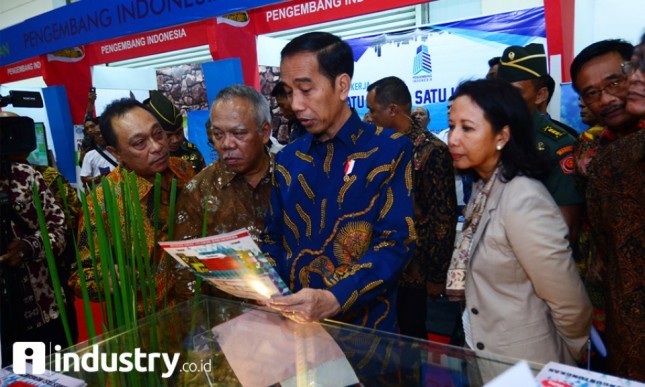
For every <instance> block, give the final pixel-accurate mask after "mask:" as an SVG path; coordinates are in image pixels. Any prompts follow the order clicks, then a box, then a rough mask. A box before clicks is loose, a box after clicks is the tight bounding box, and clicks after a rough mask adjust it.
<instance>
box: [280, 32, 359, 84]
mask: <svg viewBox="0 0 645 387" xmlns="http://www.w3.org/2000/svg"><path fill="white" fill-rule="evenodd" d="M305 52H312V53H314V54H316V58H317V59H318V68H319V71H320V73H321V74H322V75H324V76H325V77H326V78H327V79H329V80H330V81H331V84H332V85H334V82H335V80H336V77H337V76H339V75H341V74H347V75H349V77H350V78H351V77H352V76H354V53H353V52H352V48H351V47H350V46H349V44H347V43H346V42H344V41H343V40H341V38H339V37H338V36H336V35H332V34H330V33H328V32H308V33H306V34H303V35H300V36H298V37H296V38H294V39H293V40H291V41H290V42H289V43H287V45H286V46H284V48H283V49H282V51H281V52H280V56H281V58H282V59H284V58H287V57H290V56H293V55H296V54H300V53H305Z"/></svg>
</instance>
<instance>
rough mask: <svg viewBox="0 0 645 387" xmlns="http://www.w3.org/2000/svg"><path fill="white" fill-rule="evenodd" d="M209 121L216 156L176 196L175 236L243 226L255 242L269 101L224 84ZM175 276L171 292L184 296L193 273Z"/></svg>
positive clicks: (267, 162) (267, 169)
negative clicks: (212, 161) (175, 290)
mask: <svg viewBox="0 0 645 387" xmlns="http://www.w3.org/2000/svg"><path fill="white" fill-rule="evenodd" d="M210 120H211V126H210V128H209V136H210V138H211V141H212V142H213V145H214V147H215V150H216V151H217V154H218V159H217V161H215V162H214V163H213V164H211V165H209V166H208V167H206V168H205V169H204V170H202V171H201V172H200V173H199V174H197V176H195V177H194V178H193V179H192V180H191V181H189V182H188V184H186V187H185V189H184V190H183V191H182V193H181V195H180V196H179V199H178V201H177V219H176V230H175V239H176V240H181V239H192V238H198V237H202V236H210V235H216V234H221V233H224V232H228V231H234V230H236V229H239V228H242V227H246V228H247V229H248V230H249V232H250V234H251V236H252V237H253V239H254V240H255V241H256V242H257V243H258V244H259V241H260V239H259V236H260V232H261V230H262V227H263V224H264V216H265V215H266V210H267V208H268V207H269V197H270V192H271V172H272V167H271V166H272V164H273V161H272V158H271V156H270V154H269V152H268V150H267V148H266V144H267V143H268V140H269V135H270V133H271V112H270V110H269V104H268V102H267V100H266V99H265V98H264V96H262V95H261V94H260V93H259V92H258V91H257V90H255V89H253V88H251V87H249V86H245V85H233V86H229V87H227V88H225V89H223V90H221V91H220V92H219V94H218V95H217V97H216V98H215V100H214V101H213V105H212V107H211V112H210ZM204 219H205V221H206V227H205V232H203V225H204ZM179 276H180V277H181V278H184V277H186V278H184V279H183V280H180V282H181V283H182V284H181V285H180V284H178V285H177V293H178V294H179V296H180V297H181V298H184V297H189V296H190V294H192V292H193V289H192V286H191V284H192V280H193V279H194V277H192V276H191V275H187V273H180V275H179ZM207 293H212V292H211V291H210V290H209V291H208V292H207Z"/></svg>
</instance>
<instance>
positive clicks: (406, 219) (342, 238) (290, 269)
mask: <svg viewBox="0 0 645 387" xmlns="http://www.w3.org/2000/svg"><path fill="white" fill-rule="evenodd" d="M412 169H413V166H412V144H411V143H410V141H409V140H408V138H407V137H405V135H403V134H400V133H396V132H394V131H392V130H389V129H383V128H376V127H374V126H372V125H369V124H365V123H363V122H361V120H360V118H359V117H358V115H357V114H356V113H352V115H351V117H350V118H349V119H348V120H347V122H345V124H344V125H343V126H342V127H341V128H340V129H339V131H338V132H337V133H336V135H335V136H334V137H333V138H332V139H330V140H328V141H325V142H321V141H318V140H317V139H316V138H314V137H313V136H312V135H311V134H309V133H307V134H304V135H303V136H302V137H300V138H298V139H297V140H296V141H295V142H293V143H291V144H289V145H287V146H286V147H285V148H284V149H283V150H282V151H281V152H280V153H278V154H277V155H276V166H275V172H274V181H273V191H272V193H271V206H270V208H269V212H268V213H267V219H266V222H265V229H264V232H263V236H262V241H263V248H262V249H263V251H264V252H265V253H266V254H267V256H268V258H269V260H270V262H271V263H272V264H273V265H274V266H275V267H276V269H277V271H278V272H279V274H280V276H281V277H282V279H283V280H284V281H285V283H286V284H287V285H288V286H289V288H290V289H291V290H292V291H293V292H297V291H299V290H300V289H302V288H306V287H308V288H315V289H327V290H329V291H330V292H331V293H332V294H333V295H334V296H335V297H336V299H337V300H338V302H339V304H340V306H341V312H340V313H339V314H338V315H337V316H334V317H333V318H334V319H336V320H340V321H344V322H347V323H350V324H355V325H360V326H366V327H369V328H376V329H381V330H385V331H390V332H394V331H395V330H396V304H395V299H396V297H395V295H396V290H395V288H396V286H397V283H398V281H399V279H400V276H401V272H402V271H403V268H404V266H405V265H406V263H407V261H408V260H409V258H410V256H411V253H412V250H413V247H414V241H415V239H416V235H415V234H416V232H415V229H414V219H413V216H414V214H413V198H412V190H413V182H412Z"/></svg>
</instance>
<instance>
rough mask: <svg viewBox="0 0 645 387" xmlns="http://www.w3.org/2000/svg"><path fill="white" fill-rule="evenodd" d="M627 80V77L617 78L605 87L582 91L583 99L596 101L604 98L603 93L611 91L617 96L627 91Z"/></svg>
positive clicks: (587, 102)
mask: <svg viewBox="0 0 645 387" xmlns="http://www.w3.org/2000/svg"><path fill="white" fill-rule="evenodd" d="M627 63H629V62H627ZM623 71H624V70H623ZM626 81H627V78H620V79H615V80H613V81H611V82H610V83H609V84H608V85H606V86H605V87H603V88H600V89H589V90H587V91H585V92H584V93H582V100H583V101H585V103H586V104H590V103H596V102H598V101H600V99H601V98H602V93H609V94H611V95H613V96H616V97H617V96H620V95H622V94H624V93H625V92H626V91H627V89H626V88H625V83H626Z"/></svg>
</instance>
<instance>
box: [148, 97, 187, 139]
mask: <svg viewBox="0 0 645 387" xmlns="http://www.w3.org/2000/svg"><path fill="white" fill-rule="evenodd" d="M145 103H147V105H148V106H149V107H150V111H151V112H152V114H153V115H154V116H155V117H156V118H157V121H159V123H160V124H161V127H162V128H163V130H165V131H166V132H174V131H176V130H177V129H179V128H181V127H182V124H183V117H182V116H181V111H179V109H177V108H176V107H175V105H174V104H173V103H172V102H171V101H170V100H169V99H168V98H166V97H165V96H164V95H163V94H161V92H159V91H157V90H153V91H151V92H150V99H149V100H146V101H144V104H145Z"/></svg>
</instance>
